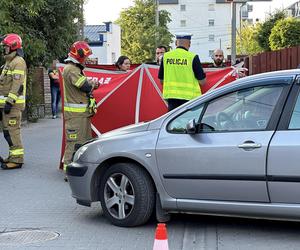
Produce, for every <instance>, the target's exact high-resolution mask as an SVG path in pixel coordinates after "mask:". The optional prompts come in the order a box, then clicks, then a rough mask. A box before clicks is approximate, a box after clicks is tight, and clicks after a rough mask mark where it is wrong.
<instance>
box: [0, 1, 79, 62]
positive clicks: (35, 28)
mask: <svg viewBox="0 0 300 250" xmlns="http://www.w3.org/2000/svg"><path fill="white" fill-rule="evenodd" d="M82 3H83V0H60V1H56V0H26V1H25V0H14V1H9V0H8V1H0V18H1V22H0V33H1V34H2V35H3V34H7V33H17V34H19V35H20V36H21V37H22V39H23V48H24V52H25V60H26V62H27V65H28V66H29V67H31V66H36V65H45V64H46V63H48V62H50V61H51V60H52V59H54V58H58V57H63V56H65V55H66V52H67V49H68V48H69V46H70V44H72V43H73V42H74V41H75V40H76V39H77V38H78V30H79V24H80V21H82V12H81V9H80V8H81V4H82ZM66 10H67V11H66ZM75 20H77V22H75Z"/></svg>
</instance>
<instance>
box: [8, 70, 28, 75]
mask: <svg viewBox="0 0 300 250" xmlns="http://www.w3.org/2000/svg"><path fill="white" fill-rule="evenodd" d="M3 74H6V75H14V74H18V75H25V71H24V70H18V69H15V70H3Z"/></svg>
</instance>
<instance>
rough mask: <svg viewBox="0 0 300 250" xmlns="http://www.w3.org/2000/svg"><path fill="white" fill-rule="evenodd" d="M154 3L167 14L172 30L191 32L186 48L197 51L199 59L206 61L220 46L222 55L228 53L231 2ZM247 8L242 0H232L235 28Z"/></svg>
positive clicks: (162, 0)
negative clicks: (190, 42) (169, 16)
mask: <svg viewBox="0 0 300 250" xmlns="http://www.w3.org/2000/svg"><path fill="white" fill-rule="evenodd" d="M158 3H159V5H158V9H159V10H166V11H168V12H169V13H170V14H171V20H172V21H171V22H170V23H169V30H170V32H171V33H172V34H176V33H177V32H190V33H192V34H193V37H192V46H191V48H190V51H192V52H194V53H197V54H198V55H199V57H200V60H201V61H202V62H210V61H211V54H212V52H213V51H214V49H216V48H221V49H222V50H223V51H224V54H225V57H226V56H227V55H230V54H231V4H230V3H228V2H226V0H158ZM249 11H251V8H248V7H247V4H246V3H244V4H242V3H239V4H236V14H237V18H236V20H237V22H236V23H237V27H236V28H237V31H238V30H239V27H240V22H241V20H242V19H247V18H248V15H247V12H249ZM172 47H173V48H174V47H175V44H174V43H173V45H172Z"/></svg>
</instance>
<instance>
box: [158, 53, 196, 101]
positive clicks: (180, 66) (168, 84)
mask: <svg viewBox="0 0 300 250" xmlns="http://www.w3.org/2000/svg"><path fill="white" fill-rule="evenodd" d="M195 56H196V55H195V54H194V53H192V52H189V51H186V50H184V49H182V48H177V49H175V50H172V51H170V52H167V53H165V54H164V59H163V63H164V80H163V82H164V84H163V97H164V98H165V99H169V98H174V99H183V100H191V99H194V98H195V97H197V96H200V95H201V89H200V86H199V81H198V80H197V79H196V77H195V75H194V71H193V59H194V57H195Z"/></svg>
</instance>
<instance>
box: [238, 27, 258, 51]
mask: <svg viewBox="0 0 300 250" xmlns="http://www.w3.org/2000/svg"><path fill="white" fill-rule="evenodd" d="M258 29H259V26H258V25H249V24H247V23H246V22H244V23H243V24H242V29H241V33H240V34H238V37H237V53H238V54H239V55H254V54H257V53H260V52H262V51H263V49H262V48H261V47H260V46H259V44H258V41H257V35H258Z"/></svg>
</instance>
